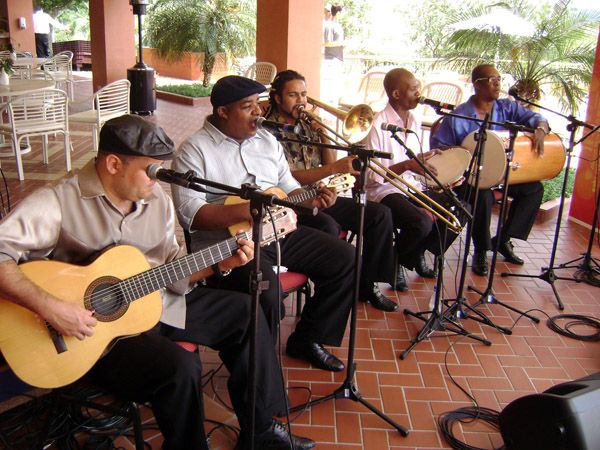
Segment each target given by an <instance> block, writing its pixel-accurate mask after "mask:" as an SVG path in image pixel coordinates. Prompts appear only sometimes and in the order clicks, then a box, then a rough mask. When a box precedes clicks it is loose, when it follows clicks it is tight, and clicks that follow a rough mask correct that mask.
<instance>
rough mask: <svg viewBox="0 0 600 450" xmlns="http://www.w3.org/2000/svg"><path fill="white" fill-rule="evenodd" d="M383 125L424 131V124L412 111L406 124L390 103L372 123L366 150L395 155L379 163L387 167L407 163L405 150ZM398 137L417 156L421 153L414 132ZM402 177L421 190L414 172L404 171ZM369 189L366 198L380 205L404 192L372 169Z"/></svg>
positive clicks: (368, 177) (367, 186) (369, 175)
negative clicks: (381, 202)
mask: <svg viewBox="0 0 600 450" xmlns="http://www.w3.org/2000/svg"><path fill="white" fill-rule="evenodd" d="M382 123H391V124H394V125H398V126H400V127H402V128H408V129H411V130H413V131H417V130H420V129H421V122H420V121H419V120H418V119H417V118H416V117H415V115H414V114H413V113H412V112H411V111H409V112H408V120H407V122H406V123H404V120H402V118H401V117H400V116H399V115H398V113H397V112H396V111H395V110H394V108H392V106H391V105H390V104H389V103H388V104H387V105H386V107H385V108H384V109H383V111H380V112H378V113H377V114H376V115H375V118H374V120H373V127H372V128H371V131H370V132H369V135H368V136H367V137H366V139H365V143H366V145H367V148H372V149H375V150H381V151H382V152H389V153H391V154H392V159H380V160H379V162H380V163H381V164H382V165H383V166H385V167H390V166H393V165H394V164H396V163H399V162H402V161H406V160H407V159H408V156H406V151H405V150H404V147H402V146H401V145H400V144H399V143H398V142H396V140H395V139H393V138H392V133H391V132H390V131H385V130H382V129H381V124H382ZM397 134H398V137H399V138H400V139H402V140H403V141H404V143H405V144H406V145H407V147H408V148H410V149H411V150H412V151H413V152H415V153H416V154H418V153H420V145H419V140H418V139H417V135H416V134H414V133H397ZM402 178H403V179H404V180H405V181H406V182H407V183H410V184H411V185H413V186H415V187H420V184H419V183H418V182H417V180H416V178H415V177H414V175H413V173H412V172H409V171H407V172H404V173H403V174H402ZM365 188H366V190H367V198H368V199H369V200H371V201H374V202H380V201H381V199H383V198H384V197H385V196H387V195H390V194H398V193H401V191H400V190H399V189H398V188H396V187H395V186H394V185H392V184H391V183H388V182H387V181H386V180H385V179H384V178H383V177H381V176H380V175H378V174H376V173H375V172H373V171H372V170H370V169H369V170H368V171H367V183H366V186H365Z"/></svg>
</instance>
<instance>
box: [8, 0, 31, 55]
mask: <svg viewBox="0 0 600 450" xmlns="http://www.w3.org/2000/svg"><path fill="white" fill-rule="evenodd" d="M3 3H4V5H2V6H3V9H4V11H3V12H4V17H6V20H7V22H8V24H7V28H8V32H9V33H10V43H11V44H12V45H13V47H14V49H15V50H16V51H19V52H31V53H32V54H33V56H35V36H34V33H33V3H32V2H31V1H29V2H28V1H24V0H5V1H4V2H3ZM19 17H24V18H25V22H26V28H25V29H22V28H20V27H19ZM6 44H8V41H7V42H6Z"/></svg>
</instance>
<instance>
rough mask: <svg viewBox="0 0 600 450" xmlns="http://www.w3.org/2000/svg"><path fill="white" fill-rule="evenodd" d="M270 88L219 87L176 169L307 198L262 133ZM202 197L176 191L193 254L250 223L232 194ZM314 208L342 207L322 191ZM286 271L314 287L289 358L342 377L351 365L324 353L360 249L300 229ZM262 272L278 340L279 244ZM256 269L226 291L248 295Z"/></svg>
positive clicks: (229, 82)
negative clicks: (259, 122) (263, 102)
mask: <svg viewBox="0 0 600 450" xmlns="http://www.w3.org/2000/svg"><path fill="white" fill-rule="evenodd" d="M264 90H265V88H264V86H263V85H262V84H260V83H257V82H255V81H253V80H250V79H248V78H244V77H239V76H227V77H225V78H222V79H220V80H219V81H218V82H217V83H216V84H215V86H214V87H213V91H212V94H211V103H212V105H213V113H212V115H211V116H209V117H208V118H207V119H206V121H205V123H204V126H203V127H202V128H201V129H200V130H199V131H197V132H196V133H194V134H193V135H192V136H190V137H189V138H188V139H187V140H186V141H185V142H184V143H183V144H182V145H181V147H180V149H179V152H178V154H177V157H176V158H175V160H174V161H173V165H172V168H173V169H175V170H177V171H187V170H194V171H196V173H197V174H198V176H199V177H201V178H207V179H209V180H212V181H216V182H220V183H223V184H228V185H231V186H235V187H239V186H241V185H242V184H244V183H254V184H256V185H258V186H259V187H260V188H261V189H263V190H264V189H267V188H269V187H271V186H278V187H279V188H280V189H281V190H283V191H284V192H285V193H286V194H287V195H288V196H289V195H294V194H297V193H300V192H302V189H301V187H300V184H299V183H298V182H297V181H296V180H295V179H294V178H293V176H292V175H291V172H290V169H289V166H288V164H287V161H286V158H285V154H284V151H283V148H282V147H281V145H280V144H279V143H278V142H277V140H276V139H275V138H274V137H273V135H272V134H271V133H269V132H268V131H265V130H261V129H257V126H256V119H257V118H258V117H260V114H261V110H260V107H259V104H258V94H259V93H261V92H263V91H264ZM210 191H211V192H209V193H200V192H196V191H191V190H188V189H182V188H178V187H176V186H174V187H173V200H174V202H175V206H176V208H177V215H178V217H179V221H180V223H181V225H182V226H183V228H184V230H186V231H188V232H190V238H191V244H192V248H193V249H196V248H201V247H202V246H204V245H206V244H208V243H212V242H215V241H218V240H220V239H223V238H224V237H226V236H227V235H228V232H227V227H228V226H230V225H232V224H235V223H238V222H242V221H249V220H251V216H250V209H249V207H248V203H239V204H224V201H225V199H226V197H227V195H226V194H224V193H221V192H217V191H215V190H214V189H210ZM320 192H321V193H320V195H319V196H318V197H317V198H315V199H314V200H313V202H312V206H316V207H318V208H323V207H327V206H331V205H332V204H333V203H334V202H335V192H333V191H332V190H328V189H325V188H323V189H322V190H321V191H320ZM279 245H280V248H281V264H282V265H283V266H285V267H287V268H288V269H290V270H292V271H295V272H301V273H304V274H306V275H308V277H309V278H310V279H311V280H312V281H313V282H314V287H315V289H314V295H313V296H312V297H311V298H310V299H309V300H308V301H307V303H306V305H305V306H304V309H303V310H302V316H301V318H300V321H299V322H298V324H297V326H296V329H295V331H294V332H293V333H292V334H291V336H290V337H289V339H288V341H287V348H286V352H287V354H288V355H289V356H292V357H295V358H301V359H305V360H307V361H309V362H310V363H312V364H313V365H314V366H316V367H319V368H321V369H324V370H331V371H340V370H343V368H344V364H343V363H342V361H340V360H339V359H338V358H337V357H336V356H335V355H333V354H332V353H330V352H329V351H327V350H326V349H325V348H324V347H323V345H333V346H339V345H340V343H341V341H342V337H343V336H344V331H345V329H346V322H347V319H348V315H349V312H350V307H351V302H352V286H353V273H354V264H353V262H354V249H353V247H352V246H351V245H349V244H348V243H347V242H345V241H343V240H340V239H337V238H336V237H333V236H330V235H328V234H326V233H323V232H321V231H318V230H315V229H312V228H308V227H302V226H299V227H298V229H297V230H296V231H294V232H293V233H291V234H289V235H287V236H286V237H285V239H283V240H281V241H280V243H279ZM261 255H262V258H261V264H262V265H261V271H262V274H263V279H265V280H268V281H269V288H268V289H267V290H265V291H263V292H262V295H261V306H262V308H263V310H264V312H265V315H266V317H267V321H268V323H269V325H270V327H271V332H272V333H273V335H274V338H276V335H277V329H278V323H279V320H280V317H281V312H282V310H281V298H280V296H278V289H277V287H278V280H277V277H276V273H275V272H274V270H273V266H274V265H275V264H277V248H276V244H271V245H269V246H265V247H262V253H261ZM251 266H252V264H249V265H247V266H245V267H243V268H242V267H239V268H237V269H234V270H233V272H232V273H231V274H230V275H229V276H227V277H224V278H222V279H221V280H220V286H222V287H227V288H230V289H242V290H247V289H248V278H249V274H250V270H251V269H252V267H251Z"/></svg>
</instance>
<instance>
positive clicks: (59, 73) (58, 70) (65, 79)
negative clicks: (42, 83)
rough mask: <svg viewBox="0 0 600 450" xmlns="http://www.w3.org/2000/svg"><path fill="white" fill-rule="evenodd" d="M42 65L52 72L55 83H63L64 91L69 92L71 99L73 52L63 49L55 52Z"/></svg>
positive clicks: (72, 96) (72, 97) (72, 95)
mask: <svg viewBox="0 0 600 450" xmlns="http://www.w3.org/2000/svg"><path fill="white" fill-rule="evenodd" d="M42 67H43V68H44V70H47V71H48V72H51V73H52V76H53V77H54V79H55V80H56V83H57V84H62V83H64V84H65V91H67V92H68V93H69V99H71V100H73V99H74V94H73V52H72V51H70V50H65V51H64V52H60V53H57V54H56V55H54V56H53V57H52V58H50V59H48V61H47V62H45V63H44V64H43V66H42Z"/></svg>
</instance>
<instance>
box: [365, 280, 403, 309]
mask: <svg viewBox="0 0 600 450" xmlns="http://www.w3.org/2000/svg"><path fill="white" fill-rule="evenodd" d="M359 298H360V300H361V301H363V302H367V303H370V304H371V305H372V306H373V308H375V309H380V310H381V311H387V312H393V311H396V310H397V309H398V305H397V304H396V303H395V302H393V301H392V300H390V299H389V298H388V297H386V296H385V295H383V294H382V293H381V291H380V290H379V286H377V283H373V284H372V288H371V289H370V290H367V291H366V292H365V293H364V294H361V295H360V296H359Z"/></svg>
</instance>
